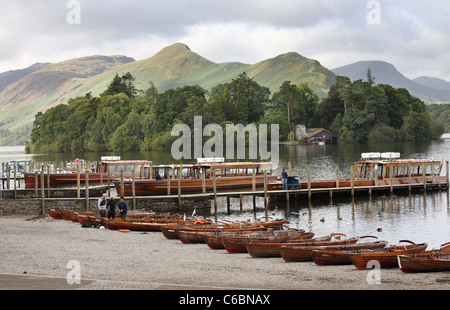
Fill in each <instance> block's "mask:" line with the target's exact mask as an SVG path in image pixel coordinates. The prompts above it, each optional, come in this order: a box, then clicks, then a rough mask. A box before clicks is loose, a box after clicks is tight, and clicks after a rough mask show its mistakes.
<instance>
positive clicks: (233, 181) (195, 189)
mask: <svg viewBox="0 0 450 310" xmlns="http://www.w3.org/2000/svg"><path fill="white" fill-rule="evenodd" d="M276 180H277V177H276V176H272V175H270V176H267V182H273V181H276ZM167 183H168V182H167V180H154V179H148V180H147V179H146V180H135V182H134V187H135V195H136V196H162V195H167V193H168V192H170V194H171V195H177V194H178V180H177V179H172V180H170V182H169V183H170V189H169V190H168V184H167ZM114 186H115V188H116V191H117V193H118V195H122V196H131V195H132V194H133V182H132V181H128V180H127V181H124V182H123V188H124V192H123V193H122V183H121V182H120V181H118V180H116V181H114ZM180 187H181V194H200V193H202V192H203V181H202V179H201V178H187V179H182V180H181V182H180ZM213 187H214V185H213V180H212V179H210V178H208V179H206V180H205V192H206V193H212V192H213V191H214V188H213ZM255 187H256V190H262V189H263V188H264V177H261V176H256V177H255ZM252 189H253V179H252V176H236V177H221V178H217V179H216V190H217V192H231V191H239V192H242V191H251V190H252Z"/></svg>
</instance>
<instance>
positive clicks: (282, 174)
mask: <svg viewBox="0 0 450 310" xmlns="http://www.w3.org/2000/svg"><path fill="white" fill-rule="evenodd" d="M281 177H282V178H283V190H284V191H286V190H287V189H288V188H287V187H288V186H287V182H288V173H287V172H286V169H285V168H283V172H281Z"/></svg>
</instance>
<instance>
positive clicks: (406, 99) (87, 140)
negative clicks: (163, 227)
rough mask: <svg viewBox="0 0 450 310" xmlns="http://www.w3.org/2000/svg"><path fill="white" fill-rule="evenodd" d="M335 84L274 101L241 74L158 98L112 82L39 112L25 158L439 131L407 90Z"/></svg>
mask: <svg viewBox="0 0 450 310" xmlns="http://www.w3.org/2000/svg"><path fill="white" fill-rule="evenodd" d="M369 78H370V79H369V80H370V81H369V82H363V81H355V82H350V80H349V79H348V78H345V77H338V78H337V80H336V83H335V84H334V85H333V86H332V88H331V89H330V92H329V95H328V97H327V98H324V99H323V100H322V101H320V100H319V97H318V96H317V95H316V94H315V93H314V92H313V91H312V90H311V89H310V88H309V86H308V84H307V83H304V84H300V85H294V84H292V83H291V82H290V81H285V82H284V83H283V84H282V85H281V86H280V88H279V91H278V92H275V93H274V94H273V95H272V96H271V94H270V91H269V89H268V88H267V87H264V86H261V85H259V84H258V83H257V82H255V81H254V80H253V79H251V78H250V77H248V76H247V74H246V73H242V74H241V75H239V76H238V77H236V78H235V79H233V80H232V81H231V82H230V83H226V84H220V85H217V86H215V87H214V88H213V89H211V90H210V91H209V92H207V91H206V90H205V89H203V88H201V87H200V86H198V85H194V86H184V87H179V88H176V89H168V90H166V91H164V92H161V93H159V92H158V91H157V89H156V87H155V86H154V85H153V84H152V83H151V82H150V83H149V87H148V88H147V89H146V90H143V91H142V90H137V89H136V88H135V86H134V77H133V76H132V75H131V74H129V73H127V74H125V75H123V76H121V77H120V76H118V75H116V76H115V77H114V79H113V81H112V82H111V83H110V85H109V86H108V88H107V89H106V90H105V91H104V92H103V93H102V94H101V95H100V96H98V97H92V96H91V94H90V93H88V94H86V95H85V96H84V97H78V98H74V99H70V100H69V102H68V104H60V105H58V106H56V107H54V108H51V109H49V110H47V111H46V112H45V113H42V112H39V113H37V115H36V117H35V121H34V124H33V129H32V133H31V138H30V141H29V142H28V143H27V151H28V152H31V153H35V152H69V151H133V150H143V151H145V150H156V149H166V148H170V146H171V144H172V143H173V141H174V140H176V139H177V138H178V137H172V136H171V130H172V127H173V126H174V125H175V124H179V123H183V124H187V125H188V126H190V128H193V127H194V125H193V120H194V116H197V115H201V116H202V120H203V126H205V125H206V124H211V123H216V124H219V125H221V126H222V127H223V128H225V126H226V124H229V123H232V124H243V125H247V124H251V123H253V124H256V125H258V124H278V125H279V128H280V141H286V140H288V139H291V138H292V135H293V130H294V126H295V125H296V124H304V125H306V126H307V127H308V128H311V127H324V128H327V129H329V130H331V131H332V132H334V133H336V134H337V135H338V136H339V138H340V140H341V141H342V142H365V141H394V140H396V141H397V140H422V139H432V138H436V137H438V135H439V134H440V133H441V132H443V126H442V125H441V124H439V123H437V122H435V121H433V120H432V119H431V117H430V114H429V113H428V111H427V109H426V107H425V104H424V103H423V102H422V101H421V100H419V99H417V98H415V97H412V96H411V95H410V94H409V93H408V91H406V90H405V89H395V88H393V87H391V86H389V85H373V80H372V79H373V78H372V77H371V76H369Z"/></svg>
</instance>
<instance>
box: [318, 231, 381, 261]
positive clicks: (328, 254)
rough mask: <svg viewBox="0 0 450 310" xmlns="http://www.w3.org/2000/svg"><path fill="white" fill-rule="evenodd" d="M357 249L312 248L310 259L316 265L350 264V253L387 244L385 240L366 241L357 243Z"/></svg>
mask: <svg viewBox="0 0 450 310" xmlns="http://www.w3.org/2000/svg"><path fill="white" fill-rule="evenodd" d="M363 238H377V237H375V236H363V237H360V239H363ZM358 245H359V248H358V249H345V250H332V249H318V250H313V252H312V259H313V262H314V263H315V264H316V265H319V266H325V265H346V264H351V263H352V261H351V260H350V255H353V254H357V253H361V252H362V251H365V250H377V249H380V250H381V249H384V248H386V246H387V245H388V242H387V241H384V240H382V241H374V242H366V243H358Z"/></svg>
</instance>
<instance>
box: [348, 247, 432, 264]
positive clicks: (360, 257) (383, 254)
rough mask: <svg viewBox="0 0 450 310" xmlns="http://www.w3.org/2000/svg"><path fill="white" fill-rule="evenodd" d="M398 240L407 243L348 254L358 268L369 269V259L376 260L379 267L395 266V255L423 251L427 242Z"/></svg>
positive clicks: (396, 262)
mask: <svg viewBox="0 0 450 310" xmlns="http://www.w3.org/2000/svg"><path fill="white" fill-rule="evenodd" d="M400 242H408V243H410V244H407V245H401V246H400V245H398V246H392V247H389V248H387V249H384V250H381V251H380V250H374V251H371V250H367V251H364V252H362V253H357V254H354V255H351V256H350V259H351V261H352V263H353V265H354V266H355V267H356V268H358V269H359V270H367V269H371V267H368V266H367V263H368V262H370V261H372V260H373V261H378V263H379V264H380V267H381V268H396V267H398V261H397V256H398V255H404V254H415V253H420V252H423V251H424V250H425V249H426V248H427V246H428V244H427V243H419V244H415V243H414V242H412V241H409V240H401V241H400Z"/></svg>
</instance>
